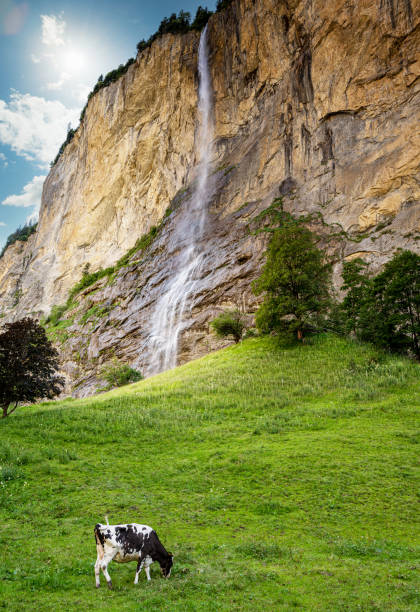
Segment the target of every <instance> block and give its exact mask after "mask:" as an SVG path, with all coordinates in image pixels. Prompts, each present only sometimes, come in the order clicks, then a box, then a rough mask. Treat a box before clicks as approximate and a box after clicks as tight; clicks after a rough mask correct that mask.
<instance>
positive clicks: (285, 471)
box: [0, 337, 420, 612]
mask: <svg viewBox="0 0 420 612" xmlns="http://www.w3.org/2000/svg"><path fill="white" fill-rule="evenodd" d="M419 399H420V386H419V368H418V365H416V364H414V363H411V362H409V361H408V360H405V359H403V358H398V357H388V356H386V355H384V354H382V353H378V352H377V351H376V350H374V349H372V348H370V347H367V346H361V345H358V344H356V343H352V342H349V341H347V340H342V339H337V338H328V337H326V338H320V339H318V340H316V341H314V342H313V344H308V345H305V346H300V347H284V346H280V345H278V344H276V342H275V341H274V340H273V339H268V338H264V339H260V338H251V339H249V340H246V341H244V342H242V343H241V344H240V345H237V346H234V347H230V348H228V349H225V350H223V351H220V352H217V353H214V354H211V355H209V356H207V357H205V358H203V359H201V360H197V361H195V362H192V363H190V364H187V365H185V366H182V367H180V368H177V369H175V370H173V371H171V372H167V373H164V374H161V375H159V376H156V377H154V378H151V379H148V380H145V381H142V382H139V383H136V384H134V385H130V386H127V387H125V388H123V389H118V390H114V391H111V392H110V393H107V394H104V395H102V396H99V397H94V398H90V399H87V400H67V401H62V402H56V403H49V404H43V405H42V404H41V405H38V406H31V407H26V408H20V409H19V410H18V411H17V412H16V413H15V414H14V415H13V416H12V417H10V418H9V419H6V420H4V421H2V422H1V423H0V465H1V470H2V474H3V475H4V477H3V479H2V480H1V484H0V525H1V529H0V540H1V548H0V579H1V580H0V608H1V607H3V608H6V609H8V610H22V609H23V610H26V609H32V608H35V609H40V610H43V611H44V610H57V609H59V608H63V609H67V610H80V609H84V610H102V609H107V610H168V611H171V612H172V611H181V610H182V611H184V610H187V611H190V610H191V611H196V610H197V611H206V612H207V611H213V610H214V611H216V610H217V611H231V610H252V611H255V610H264V609H267V610H296V609H297V610H322V611H325V610H328V611H340V612H341V611H343V610H345V611H353V610H354V611H356V610H363V611H366V610H377V611H379V610H380V611H381V612H382V611H386V610H400V611H407V610H418V607H419V603H420V593H419V586H418V582H416V580H418V569H419V542H418V538H417V539H416V536H417V535H418V530H417V531H416V529H415V524H416V521H418V508H416V486H417V490H418V478H417V477H418V471H417V469H418V456H419V429H420V428H419V421H418V406H419ZM417 501H418V500H417ZM105 513H109V516H110V521H111V522H114V523H116V522H127V521H137V522H145V523H146V524H150V525H152V526H153V527H155V528H156V530H157V531H158V534H159V535H160V537H161V539H162V542H163V543H164V545H165V546H166V547H167V548H168V549H169V550H171V551H172V552H173V553H174V554H175V562H174V571H173V574H172V576H171V578H170V579H169V580H164V579H163V578H161V577H160V573H159V571H158V567H155V565H156V564H154V565H153V566H152V568H151V569H152V581H151V583H149V584H147V583H146V581H145V576H144V575H143V574H142V575H141V579H140V583H139V585H138V586H137V587H135V586H134V585H133V584H132V582H133V579H134V573H135V564H134V563H129V564H126V565H119V564H115V563H114V564H112V565H111V566H110V568H109V569H110V574H111V577H112V580H113V583H114V591H112V592H111V591H108V590H107V589H106V588H105V586H104V581H103V578H101V581H102V584H103V586H102V588H101V589H99V590H98V591H96V590H95V588H94V574H93V563H94V561H95V558H96V551H95V543H94V538H93V527H94V525H95V523H96V522H97V521H103V520H104V519H103V516H104V514H105Z"/></svg>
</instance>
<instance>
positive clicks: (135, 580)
mask: <svg viewBox="0 0 420 612" xmlns="http://www.w3.org/2000/svg"><path fill="white" fill-rule="evenodd" d="M143 565H144V557H142V555H141V553H140V555H139V560H138V561H137V569H136V576H135V578H134V584H137V583H138V581H139V574H140V572H141V570H142V567H143ZM146 574H147V570H146Z"/></svg>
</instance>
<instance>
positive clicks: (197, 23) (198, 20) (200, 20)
mask: <svg viewBox="0 0 420 612" xmlns="http://www.w3.org/2000/svg"><path fill="white" fill-rule="evenodd" d="M212 15H213V13H212V11H209V10H208V9H207V7H206V8H203V7H202V6H199V7H198V9H197V12H196V14H195V18H194V21H193V22H192V24H191V30H198V31H200V30H202V29H203V28H204V27H205V26H206V24H207V22H208V20H209V19H210V17H211V16H212Z"/></svg>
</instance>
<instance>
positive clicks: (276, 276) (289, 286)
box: [254, 203, 331, 340]
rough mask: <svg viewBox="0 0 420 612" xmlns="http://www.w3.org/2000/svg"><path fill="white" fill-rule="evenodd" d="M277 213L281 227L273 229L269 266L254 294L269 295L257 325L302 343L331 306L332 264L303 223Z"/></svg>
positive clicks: (265, 268) (258, 317)
mask: <svg viewBox="0 0 420 612" xmlns="http://www.w3.org/2000/svg"><path fill="white" fill-rule="evenodd" d="M280 204H281V203H280ZM272 212H273V210H272V211H271V213H272ZM275 212H276V214H277V216H278V219H279V220H280V223H281V225H280V227H277V228H275V229H272V230H271V231H272V236H271V239H270V242H269V245H268V249H267V251H266V263H265V265H264V267H263V270H262V273H261V276H260V278H259V279H257V281H255V283H254V293H255V294H256V295H260V294H261V293H264V294H265V297H264V301H263V303H262V304H261V306H260V308H259V309H258V311H257V315H256V323H257V327H258V328H259V329H260V331H262V332H263V333H268V332H271V331H275V332H280V333H284V332H286V333H292V334H296V337H297V339H298V340H302V338H303V337H304V335H305V334H306V333H307V332H309V331H313V330H315V329H318V328H319V327H320V321H321V319H322V316H323V315H324V314H325V313H326V312H327V311H328V308H329V306H330V303H331V299H330V295H329V287H330V279H331V265H330V264H329V263H328V262H326V261H325V255H324V253H323V252H322V251H321V250H320V249H319V248H318V247H317V246H316V236H315V234H314V233H313V232H311V231H310V230H309V229H308V228H307V227H305V226H304V225H303V221H302V220H300V219H296V218H294V217H293V216H292V215H290V214H288V213H284V212H283V211H282V209H280V210H278V209H276V210H275Z"/></svg>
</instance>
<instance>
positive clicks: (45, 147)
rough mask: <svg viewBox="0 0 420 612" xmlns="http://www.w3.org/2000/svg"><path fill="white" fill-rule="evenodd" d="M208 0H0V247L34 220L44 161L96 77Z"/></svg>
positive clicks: (72, 120)
mask: <svg viewBox="0 0 420 612" xmlns="http://www.w3.org/2000/svg"><path fill="white" fill-rule="evenodd" d="M199 4H201V5H204V6H207V7H208V8H209V9H212V10H213V9H214V7H215V4H216V0H208V1H206V0H159V1H158V2H150V0H118V2H116V1H115V0H69V1H66V0H55V1H52V0H27V1H26V2H20V1H18V0H0V57H1V72H0V248H1V246H2V245H3V244H4V242H5V240H6V238H7V236H8V235H9V234H11V233H12V232H13V231H14V230H15V229H16V228H17V227H19V226H20V225H23V224H24V223H25V222H26V221H27V220H28V219H35V218H36V216H37V211H38V208H39V204H40V200H41V193H42V185H43V182H44V179H45V177H46V175H47V174H48V171H49V167H50V162H51V161H52V160H53V159H54V157H55V156H56V154H57V151H58V149H59V146H60V145H61V143H62V142H63V140H65V138H66V133H67V126H68V124H69V123H71V125H72V127H73V128H75V127H77V125H78V123H79V120H78V118H79V115H80V111H81V109H82V108H83V106H84V104H85V102H86V98H87V95H88V93H89V91H90V90H91V89H92V87H93V86H94V84H95V83H96V80H97V78H98V76H99V75H100V74H106V73H107V72H109V71H110V70H113V69H114V68H116V67H117V66H118V65H119V64H121V63H125V62H126V61H127V59H128V58H129V57H133V56H134V57H135V55H136V44H137V42H138V41H139V40H141V39H142V38H145V39H147V38H148V37H149V36H150V34H152V33H153V32H155V31H156V29H157V28H158V26H159V23H160V21H161V20H162V19H163V17H165V16H168V15H169V14H170V13H173V12H178V11H179V10H181V9H183V10H186V11H190V12H191V14H192V15H194V14H195V11H196V9H197V7H198V5H199Z"/></svg>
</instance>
